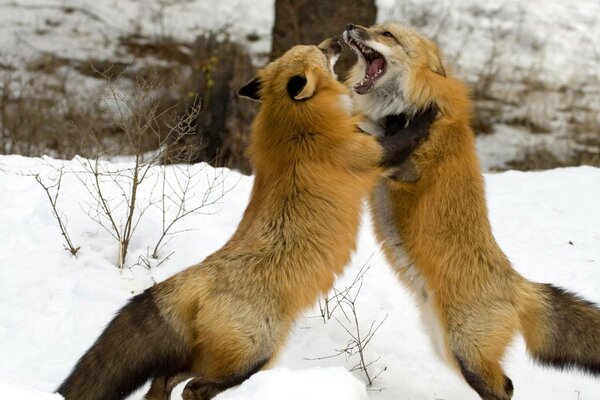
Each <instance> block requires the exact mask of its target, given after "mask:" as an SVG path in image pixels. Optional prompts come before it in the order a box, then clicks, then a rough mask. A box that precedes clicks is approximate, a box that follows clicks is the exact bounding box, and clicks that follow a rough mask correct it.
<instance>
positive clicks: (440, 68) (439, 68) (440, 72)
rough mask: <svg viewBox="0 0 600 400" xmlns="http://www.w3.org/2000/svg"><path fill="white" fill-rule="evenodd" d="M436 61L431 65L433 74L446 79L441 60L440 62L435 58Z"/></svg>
mask: <svg viewBox="0 0 600 400" xmlns="http://www.w3.org/2000/svg"><path fill="white" fill-rule="evenodd" d="M436 59H437V63H435V64H434V65H433V68H432V70H433V72H435V73H436V74H438V75H441V76H443V77H444V78H445V77H446V70H445V69H444V65H443V64H442V60H440V58H439V57H436Z"/></svg>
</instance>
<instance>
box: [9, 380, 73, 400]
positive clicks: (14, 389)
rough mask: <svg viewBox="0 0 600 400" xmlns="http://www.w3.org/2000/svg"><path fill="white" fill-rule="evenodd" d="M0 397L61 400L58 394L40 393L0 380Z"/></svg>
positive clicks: (26, 399)
mask: <svg viewBox="0 0 600 400" xmlns="http://www.w3.org/2000/svg"><path fill="white" fill-rule="evenodd" d="M0 397H2V398H3V399H10V400H62V399H63V397H62V396H61V395H59V394H50V393H42V392H40V391H38V390H34V389H31V388H29V387H26V386H23V385H18V384H14V383H9V382H4V381H2V380H0Z"/></svg>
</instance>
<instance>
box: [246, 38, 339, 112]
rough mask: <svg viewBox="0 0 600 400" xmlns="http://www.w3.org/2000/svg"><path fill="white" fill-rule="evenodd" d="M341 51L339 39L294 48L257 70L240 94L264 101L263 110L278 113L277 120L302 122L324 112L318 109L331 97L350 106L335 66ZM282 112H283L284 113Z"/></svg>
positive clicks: (262, 102) (262, 103)
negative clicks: (334, 68)
mask: <svg viewBox="0 0 600 400" xmlns="http://www.w3.org/2000/svg"><path fill="white" fill-rule="evenodd" d="M341 52H342V46H341V43H340V41H339V40H338V39H336V38H330V39H327V40H325V41H323V42H321V43H320V44H319V45H317V46H304V45H298V46H294V47H292V48H291V49H290V50H288V51H287V52H286V53H285V54H283V55H282V56H281V57H279V58H278V59H277V60H275V61H273V62H271V63H269V64H268V65H267V66H266V67H264V68H263V69H262V70H260V71H259V72H258V76H257V77H256V78H254V79H253V80H251V81H250V82H249V83H247V84H246V85H245V86H244V87H242V88H241V89H240V90H239V91H238V95H239V96H242V97H247V98H250V99H252V100H256V101H260V102H261V111H266V110H268V111H269V112H270V113H273V114H275V115H278V116H279V117H280V118H279V119H278V121H282V118H283V120H284V121H287V122H290V123H291V122H292V121H299V122H301V121H303V120H304V119H305V118H303V117H307V116H310V117H311V118H314V117H315V116H318V115H321V114H323V112H319V108H320V107H323V105H324V104H323V103H324V102H325V101H327V100H328V101H331V97H332V96H334V97H335V96H337V97H340V96H342V98H343V97H344V96H345V98H346V100H341V102H338V103H340V104H342V103H343V104H342V105H343V107H344V108H346V109H348V111H349V109H350V108H351V107H350V105H351V102H350V98H349V96H348V95H349V93H348V90H347V89H346V88H345V87H344V85H342V84H341V83H340V82H338V81H337V78H336V76H335V72H334V71H333V67H334V65H335V63H336V61H337V59H338V57H339V56H340V54H341ZM282 114H283V115H282Z"/></svg>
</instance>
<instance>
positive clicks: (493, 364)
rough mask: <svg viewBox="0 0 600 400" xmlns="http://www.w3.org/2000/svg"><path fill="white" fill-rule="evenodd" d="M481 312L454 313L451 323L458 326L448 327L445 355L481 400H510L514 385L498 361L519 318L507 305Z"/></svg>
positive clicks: (516, 326)
mask: <svg viewBox="0 0 600 400" xmlns="http://www.w3.org/2000/svg"><path fill="white" fill-rule="evenodd" d="M484 310H486V313H485V314H484V313H483V312H472V311H473V309H470V310H466V311H465V310H462V312H455V315H454V319H453V320H454V321H458V322H457V323H454V324H448V325H447V326H448V328H449V329H448V346H449V349H448V352H449V354H450V355H451V356H452V358H453V359H454V361H455V365H456V366H458V368H459V370H460V372H461V374H462V376H463V377H464V379H465V381H467V383H468V384H469V385H470V386H471V388H473V390H475V391H476V392H477V393H478V394H479V396H480V397H481V398H482V399H483V400H510V399H511V398H512V396H513V384H512V381H511V380H510V379H509V378H508V377H507V376H506V375H505V374H504V370H503V368H502V365H501V360H502V358H503V356H504V353H505V351H506V348H507V347H508V345H509V344H510V342H511V341H512V338H513V337H514V335H515V333H516V330H517V328H518V316H517V314H516V312H515V310H514V308H512V306H511V305H510V304H502V303H500V304H497V303H496V304H495V305H494V307H491V306H489V305H488V306H486V307H484ZM475 311H479V310H475ZM448 320H449V319H447V321H448ZM450 320H451V319H450Z"/></svg>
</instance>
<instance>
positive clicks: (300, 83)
mask: <svg viewBox="0 0 600 400" xmlns="http://www.w3.org/2000/svg"><path fill="white" fill-rule="evenodd" d="M306 82H307V80H306V78H305V77H303V76H300V75H296V76H292V77H291V78H290V80H289V81H288V84H287V92H288V94H289V95H290V97H291V98H292V99H294V100H300V99H298V98H297V96H298V95H299V94H300V92H301V91H302V89H304V87H305V86H306Z"/></svg>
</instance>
